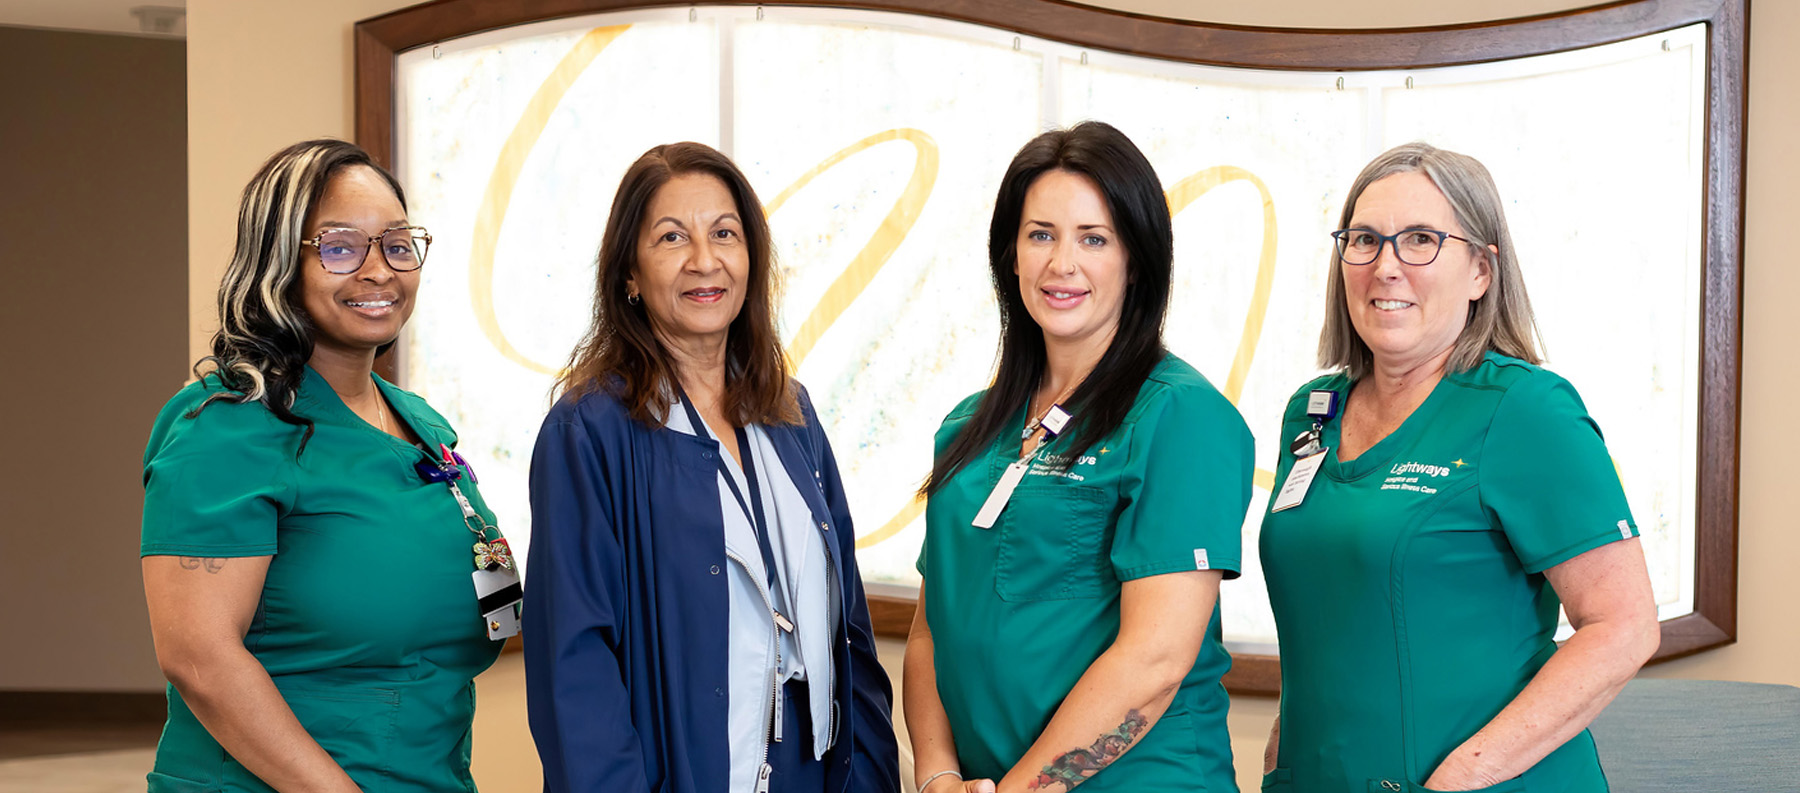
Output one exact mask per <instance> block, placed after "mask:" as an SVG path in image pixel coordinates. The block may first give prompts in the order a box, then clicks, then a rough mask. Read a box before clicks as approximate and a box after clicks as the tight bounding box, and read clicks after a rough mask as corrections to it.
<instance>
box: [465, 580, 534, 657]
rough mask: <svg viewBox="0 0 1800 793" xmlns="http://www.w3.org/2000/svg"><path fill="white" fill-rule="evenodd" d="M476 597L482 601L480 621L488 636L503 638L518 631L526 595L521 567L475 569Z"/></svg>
mask: <svg viewBox="0 0 1800 793" xmlns="http://www.w3.org/2000/svg"><path fill="white" fill-rule="evenodd" d="M473 578H474V579H475V598H476V600H477V601H478V602H479V603H480V610H481V622H482V624H483V625H485V626H486V627H487V635H488V638H489V639H493V640H496V641H498V640H500V639H505V638H508V637H511V636H517V635H518V634H519V617H520V614H521V611H522V609H521V606H523V601H524V599H525V588H524V587H523V586H522V585H520V583H519V571H518V570H516V569H515V570H505V569H494V570H476V571H475V572H474V574H473Z"/></svg>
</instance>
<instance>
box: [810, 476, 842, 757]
mask: <svg viewBox="0 0 1800 793" xmlns="http://www.w3.org/2000/svg"><path fill="white" fill-rule="evenodd" d="M821 484H822V483H821ZM821 495H823V489H822V488H821ZM830 531H831V527H830V524H827V523H825V522H824V521H820V522H819V541H820V542H821V543H822V544H824V547H823V548H820V550H821V551H823V552H824V554H825V594H826V602H827V603H828V604H830V605H829V606H828V608H827V611H826V616H827V617H828V618H829V619H830V622H827V623H826V624H827V625H830V626H832V627H833V629H834V630H835V628H836V627H837V626H838V625H839V624H844V623H842V622H841V621H840V616H839V615H840V613H841V612H842V605H843V602H842V598H843V596H844V593H843V592H841V591H839V589H838V585H837V566H836V565H834V564H832V563H831V545H830V543H831V537H830V536H828V535H829V532H830ZM849 634H850V630H849V626H848V625H847V624H845V629H844V637H845V640H846V641H847V640H848V639H849ZM833 650H834V653H833V654H834V655H835V650H836V648H833ZM828 660H829V659H828ZM825 671H826V674H825V690H826V691H829V692H831V714H830V716H828V717H827V718H828V719H829V720H830V721H829V723H828V724H827V725H826V731H825V739H826V740H827V741H830V745H831V746H833V747H835V746H837V728H838V725H837V719H838V708H837V663H836V662H835V661H833V662H832V663H830V664H828V665H827V669H826V670H825ZM809 707H810V703H809Z"/></svg>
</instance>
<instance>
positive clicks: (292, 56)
mask: <svg viewBox="0 0 1800 793" xmlns="http://www.w3.org/2000/svg"><path fill="white" fill-rule="evenodd" d="M1591 2H1592V0H1469V1H1468V2H1463V3H1455V4H1452V3H1442V2H1438V0H1369V1H1368V2H1360V3H1345V2H1342V1H1341V0H1289V1H1288V2H1283V3H1242V2H1238V1H1237V0H1230V1H1229V2H1228V1H1227V0H1108V1H1107V2H1096V3H1095V5H1102V6H1107V7H1113V8H1120V9H1124V10H1130V11H1135V12H1139V13H1149V14H1166V15H1170V16H1180V17H1185V18H1191V19H1206V20H1211V21H1219V22H1228V23H1236V24H1252V25H1277V26H1303V27H1332V26H1340V27H1343V26H1348V27H1379V26H1399V25H1419V24H1435V23H1445V22H1456V21H1470V20H1478V19H1493V18H1502V17H1514V16H1522V15H1528V14H1536V13H1543V12H1547V11H1554V10H1560V9H1564V8H1572V7H1577V6H1582V5H1588V4H1590V3H1591ZM404 5H405V4H404V3H399V2H394V1H393V0H318V1H317V2H312V3H309V4H306V7H305V11H304V12H301V11H300V10H299V7H298V6H295V5H292V4H286V3H274V2H265V1H263V0H257V1H256V2H243V0H192V2H190V3H189V5H188V13H189V28H188V31H189V33H188V41H189V49H188V58H189V80H188V97H189V139H188V146H189V152H190V153H191V157H190V160H189V163H190V164H189V178H190V184H191V189H190V194H189V209H190V216H189V229H190V232H191V236H192V239H193V240H194V242H193V244H192V246H191V250H192V261H191V263H190V273H191V278H190V282H191V283H190V287H189V294H190V297H189V302H190V306H191V309H192V312H191V314H190V319H189V332H188V342H189V347H190V352H191V353H194V354H198V351H199V350H201V349H202V347H203V344H204V339H205V333H206V332H208V331H209V330H210V328H211V323H212V322H213V318H212V317H211V309H210V305H209V304H210V301H211V293H212V290H213V288H214V285H215V284H217V282H218V277H219V273H220V272H221V271H222V269H223V266H224V262H225V260H226V257H227V256H228V254H229V245H230V239H231V234H232V218H233V213H234V211H235V205H236V199H237V194H238V191H239V190H241V189H242V187H243V184H244V182H245V181H246V180H247V179H248V178H249V176H250V174H251V172H252V171H254V170H255V168H256V166H257V165H258V163H259V162H260V161H261V160H262V158H263V157H265V156H267V155H268V154H269V153H270V152H273V151H274V150H276V149H277V148H279V147H281V146H283V145H285V144H288V143H291V142H293V141H295V140H298V139H301V138H304V137H308V136H313V135H336V136H340V137H350V136H351V135H352V134H353V129H352V95H351V79H350V74H351V68H352V56H351V46H350V42H351V25H352V23H353V22H354V21H355V20H357V19H361V18H364V17H368V16H373V15H376V14H380V13H385V12H387V11H390V10H393V9H395V8H399V7H402V6H404ZM1752 19H1753V22H1752V35H1751V47H1750V52H1751V58H1752V60H1751V66H1750V74H1751V80H1750V119H1749V128H1750V129H1749V135H1750V141H1749V163H1748V167H1747V169H1746V170H1747V173H1748V186H1747V193H1746V195H1747V201H1748V219H1747V222H1746V229H1745V232H1746V234H1745V284H1746V286H1747V289H1746V295H1745V317H1746V319H1745V346H1744V377H1743V395H1744V398H1743V426H1744V428H1745V430H1746V431H1745V432H1744V433H1743V440H1742V444H1743V445H1742V450H1743V451H1742V471H1743V476H1742V483H1741V493H1740V524H1741V525H1740V537H1741V545H1742V549H1743V550H1742V554H1741V556H1742V561H1741V577H1740V585H1739V597H1740V601H1739V602H1740V606H1739V623H1738V624H1739V634H1738V635H1739V642H1738V644H1736V645H1735V646H1732V647H1726V648H1723V649H1719V650H1713V651H1711V652H1707V653H1703V654H1701V655H1699V656H1696V657H1693V658H1690V659H1685V660H1681V661H1676V662H1672V663H1668V664H1663V665H1661V666H1658V667H1655V668H1653V669H1651V670H1649V671H1647V672H1646V674H1647V675H1651V676H1681V677H1704V678H1718V679H1728V680H1749V681H1761V682H1772V683H1787V684H1800V663H1796V662H1795V660H1794V659H1796V658H1800V630H1797V629H1796V626H1795V621H1794V619H1793V617H1792V616H1791V609H1792V605H1791V604H1794V603H1796V602H1800V576H1795V575H1792V574H1791V573H1789V572H1788V571H1787V570H1786V568H1787V567H1788V566H1789V565H1790V564H1791V560H1794V559H1800V531H1795V530H1794V521H1793V520H1792V519H1791V518H1789V517H1786V515H1787V514H1788V512H1787V501H1788V499H1787V497H1786V491H1787V488H1786V487H1785V486H1784V482H1783V481H1782V478H1783V477H1784V475H1787V474H1788V472H1789V467H1788V466H1786V465H1785V463H1786V459H1787V457H1786V455H1785V454H1784V450H1785V447H1786V446H1787V445H1788V444H1789V443H1791V441H1790V439H1789V438H1788V437H1787V434H1786V433H1785V432H1782V431H1780V428H1783V427H1785V426H1787V423H1788V418H1789V417H1788V415H1787V414H1788V411H1786V410H1783V407H1784V406H1785V404H1786V403H1787V401H1788V400H1787V399H1786V396H1787V395H1789V394H1792V393H1800V373H1797V372H1796V367H1795V366H1794V365H1793V356H1792V354H1791V353H1789V352H1787V350H1786V343H1787V340H1788V339H1792V338H1795V337H1797V336H1800V312H1795V311H1792V310H1790V309H1788V308H1787V307H1786V306H1785V305H1784V303H1785V300H1786V298H1787V296H1789V295H1793V294H1800V268H1796V267H1792V266H1790V264H1789V262H1788V259H1789V258H1790V257H1791V249H1792V244H1791V242H1790V241H1789V232H1788V229H1787V228H1786V223H1785V222H1784V220H1785V219H1786V218H1788V217H1791V216H1793V215H1796V214H1800V196H1797V195H1795V194H1794V192H1793V191H1792V190H1791V185H1793V184H1796V183H1800V154H1797V153H1796V152H1795V151H1794V150H1793V148H1792V147H1791V146H1789V145H1788V140H1789V139H1790V138H1791V137H1792V131H1793V130H1795V129H1800V48H1796V47H1793V46H1792V45H1791V43H1790V41H1789V40H1790V39H1793V38H1795V37H1800V3H1790V2H1770V1H1769V0H1761V2H1757V3H1756V5H1755V8H1754V14H1753V16H1752ZM276 33H278V35H273V34H276ZM271 42H273V43H274V45H272V44H271ZM176 374H178V373H172V374H170V375H169V376H170V377H173V376H176ZM499 671H500V673H501V674H502V675H503V676H502V677H500V678H496V680H497V681H505V683H506V684H507V685H511V684H514V683H516V682H517V675H516V669H512V668H511V667H508V668H505V669H502V670H499ZM495 688H496V690H497V693H496V694H493V695H489V696H488V697H487V698H486V699H484V703H485V704H488V705H495V706H501V707H506V708H513V707H516V703H515V702H512V701H511V700H510V699H507V700H506V704H505V705H501V700H502V699H503V698H505V697H507V695H506V694H505V693H499V692H498V688H499V687H498V686H496V687H495ZM1271 712H1272V710H1271V706H1270V704H1269V703H1268V702H1267V701H1254V700H1252V701H1245V702H1242V703H1240V704H1239V705H1238V706H1237V707H1236V708H1235V709H1234V715H1233V731H1234V741H1233V742H1234V744H1237V745H1240V747H1239V748H1240V750H1242V749H1243V748H1244V747H1254V746H1255V745H1256V744H1257V743H1258V742H1259V741H1260V740H1261V736H1260V734H1259V733H1260V732H1261V730H1263V729H1265V728H1266V725H1267V723H1268V717H1269V714H1270V713H1271ZM482 720H483V721H484V722H485V723H486V724H487V725H489V726H486V727H484V726H481V725H478V730H481V731H482V734H483V735H484V736H485V737H491V738H492V739H493V740H495V741H502V742H506V741H512V740H516V739H518V736H517V730H516V729H508V730H500V729H496V728H494V727H493V726H492V725H494V724H497V723H505V724H507V725H517V724H520V723H522V722H521V721H520V720H519V719H518V714H517V713H516V712H515V711H512V710H507V711H505V712H503V713H502V712H492V713H491V714H490V711H489V710H487V709H484V711H483V716H482ZM484 739H485V738H484ZM486 745H487V746H490V747H492V746H493V744H486ZM487 751H489V750H484V752H483V754H484V755H486V756H488V757H495V756H496V755H498V756H505V755H507V754H510V752H509V751H497V750H496V751H495V754H487ZM521 751H526V752H528V751H529V748H528V746H525V747H523V748H522V749H521ZM1240 758H1241V760H1240V765H1245V766H1249V765H1251V764H1252V763H1253V762H1254V755H1253V754H1251V755H1245V754H1242V753H1240ZM481 762H484V761H478V763H481ZM483 768H486V769H491V771H490V773H493V774H494V776H489V775H488V773H484V774H483V780H484V781H483V784H484V790H489V791H490V793H493V791H505V790H508V789H515V788H516V789H520V790H523V789H527V787H529V786H528V785H525V786H519V785H518V784H517V783H516V782H513V781H510V780H509V779H508V778H509V777H511V778H516V774H504V775H503V774H500V772H499V770H498V766H497V765H494V766H483ZM514 768H515V771H518V770H522V769H518V768H517V766H515V767H514ZM1248 770H1251V771H1252V772H1253V770H1254V769H1253V768H1252V769H1248ZM525 776H527V777H528V776H529V773H527V774H525ZM1245 778H1246V779H1253V778H1254V777H1253V775H1251V776H1246V777H1245Z"/></svg>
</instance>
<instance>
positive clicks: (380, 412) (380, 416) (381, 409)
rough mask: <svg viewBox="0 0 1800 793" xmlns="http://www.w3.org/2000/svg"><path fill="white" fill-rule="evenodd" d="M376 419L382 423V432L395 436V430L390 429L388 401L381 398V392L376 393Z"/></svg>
mask: <svg viewBox="0 0 1800 793" xmlns="http://www.w3.org/2000/svg"><path fill="white" fill-rule="evenodd" d="M375 418H376V420H378V421H380V422H381V431H382V433H383V434H386V435H392V434H394V432H393V430H390V429H388V418H387V400H385V399H382V398H381V392H380V391H376V392H375Z"/></svg>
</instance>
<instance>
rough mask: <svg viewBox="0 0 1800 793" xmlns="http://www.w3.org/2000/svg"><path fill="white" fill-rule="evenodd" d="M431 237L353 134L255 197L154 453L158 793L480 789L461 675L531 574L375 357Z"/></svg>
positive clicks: (446, 438)
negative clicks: (163, 717) (160, 725)
mask: <svg viewBox="0 0 1800 793" xmlns="http://www.w3.org/2000/svg"><path fill="white" fill-rule="evenodd" d="M430 239H431V238H430V236H429V235H428V234H426V233H425V230H424V229H423V228H419V227H416V226H412V225H411V224H409V223H408V221H407V217H406V206H405V202H404V199H403V197H402V193H401V190H400V187H399V185H398V184H397V183H396V182H395V181H394V180H393V178H392V177H391V176H389V175H388V174H387V173H386V172H384V171H382V170H381V169H380V168H379V167H377V166H375V165H374V164H373V163H372V162H371V161H370V160H369V157H368V155H367V154H366V153H364V152H363V151H362V150H361V149H360V148H357V147H356V146H354V145H353V144H349V143H344V142H341V141H311V142H307V143H301V144H297V145H295V146H292V147H289V148H288V149H286V150H284V151H282V152H280V153H278V154H276V155H275V156H274V157H273V158H271V159H270V160H269V161H268V162H267V163H266V164H264V165H263V167H262V169H261V170H260V171H259V172H258V173H257V175H256V176H255V178H254V179H252V181H251V182H250V185H249V187H248V188H247V189H246V190H245V192H244V201H243V206H242V207H241V208H240V210H239V214H238V237H237V247H236V252H235V253H234V255H233V259H232V263H231V266H230V268H229V270H227V272H226V275H225V279H224V282H223V283H222V284H221V285H220V289H219V310H220V324H221V328H220V330H219V332H218V333H217V334H216V335H215V336H214V337H213V354H212V355H211V356H210V357H208V358H206V359H204V360H203V361H202V362H201V363H202V364H209V365H210V367H211V368H210V371H208V372H207V373H206V374H204V375H203V376H201V377H200V378H199V380H198V381H197V382H195V383H192V384H190V385H189V386H187V387H186V388H183V389H182V390H181V391H180V392H179V393H177V394H176V395H175V397H174V398H173V399H171V400H170V401H169V403H168V405H167V406H165V407H164V408H163V410H162V413H161V415H159V416H158V417H157V420H156V425H155V427H154V428H153V429H152V430H151V435H150V443H149V448H148V449H146V450H145V452H144V524H143V540H142V546H141V553H142V555H143V571H144V591H145V595H146V597H147V599H148V602H149V608H150V625H151V630H152V633H153V635H154V637H155V640H156V654H157V661H158V662H159V663H160V664H161V666H162V669H163V673H164V675H165V676H167V677H168V679H169V682H170V683H171V685H170V687H169V692H168V695H169V719H168V724H167V726H166V727H165V728H164V730H163V736H162V741H161V742H160V743H159V744H158V746H157V752H156V765H155V769H154V770H153V771H151V772H150V774H149V790H150V791H152V792H153V793H165V792H166V793H192V792H197V791H270V790H309V791H358V790H362V791H371V792H373V791H420V792H424V791H434V792H435V791H473V790H474V789H475V785H474V782H473V780H472V779H471V778H470V776H469V729H470V724H471V721H472V719H473V717H474V708H475V689H474V685H473V682H472V681H473V679H474V677H475V675H476V674H478V673H479V672H481V671H482V670H484V669H486V668H487V667H488V666H489V665H490V664H492V663H493V661H494V659H495V657H497V656H498V654H499V652H500V647H501V644H502V642H501V641H499V640H497V639H495V638H491V637H490V634H492V635H493V636H501V635H502V634H504V633H505V632H506V631H507V629H508V627H509V626H510V625H514V624H516V620H515V619H514V617H515V615H514V614H513V613H512V612H511V611H510V609H511V608H512V606H511V603H512V602H516V601H517V599H518V593H517V587H516V585H517V580H518V579H517V577H516V575H515V574H514V573H513V572H512V570H511V567H512V564H511V561H510V559H509V558H508V557H507V551H506V547H505V543H504V542H503V541H502V540H501V539H500V536H499V533H498V531H497V530H496V529H495V528H493V525H492V524H493V522H494V517H493V514H492V513H491V512H490V511H489V510H488V508H487V506H486V505H485V504H484V503H483V502H482V499H481V494H480V492H479V491H478V490H477V488H476V486H475V483H474V481H473V476H472V475H468V473H467V470H466V468H467V466H466V465H464V464H462V461H461V459H460V458H459V457H457V456H455V454H454V453H453V452H452V451H451V449H453V448H454V447H455V444H456V434H455V432H453V431H452V430H451V429H450V427H449V425H448V424H447V423H446V422H445V421H444V418H443V417H442V416H440V415H438V413H437V412H436V411H434V410H432V409H431V407H430V406H429V405H427V404H425V402H424V401H423V400H421V399H419V398H418V397H417V396H414V395H412V394H409V393H407V392H405V391H402V390H400V389H398V388H395V387H394V386H392V385H390V384H388V383H387V382H385V381H383V380H382V379H381V378H380V377H377V376H375V375H374V374H373V372H372V371H371V368H372V366H373V364H374V360H375V355H376V353H377V352H378V351H380V350H383V349H385V348H386V347H388V346H390V345H392V344H393V342H394V339H395V338H396V337H397V336H398V335H399V333H400V328H401V325H403V324H404V323H405V321H406V318H407V317H408V316H409V315H410V314H411V313H412V308H413V300H414V299H415V297H416V295H417V293H418V287H419V268H420V267H421V266H422V265H423V264H424V259H425V253H426V248H427V245H428V243H429V242H430ZM198 368H199V367H196V369H197V370H198ZM453 486H454V487H453ZM453 489H454V491H455V492H453ZM483 535H485V536H483ZM478 542H479V543H480V545H479V546H477V545H476V543H478ZM478 570H479V571H480V572H479V573H478V572H477V571H478ZM478 587H479V588H480V589H481V590H482V591H481V595H483V596H485V597H483V598H478V596H477V588H478ZM489 612H491V613H489ZM484 615H485V616H484Z"/></svg>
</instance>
